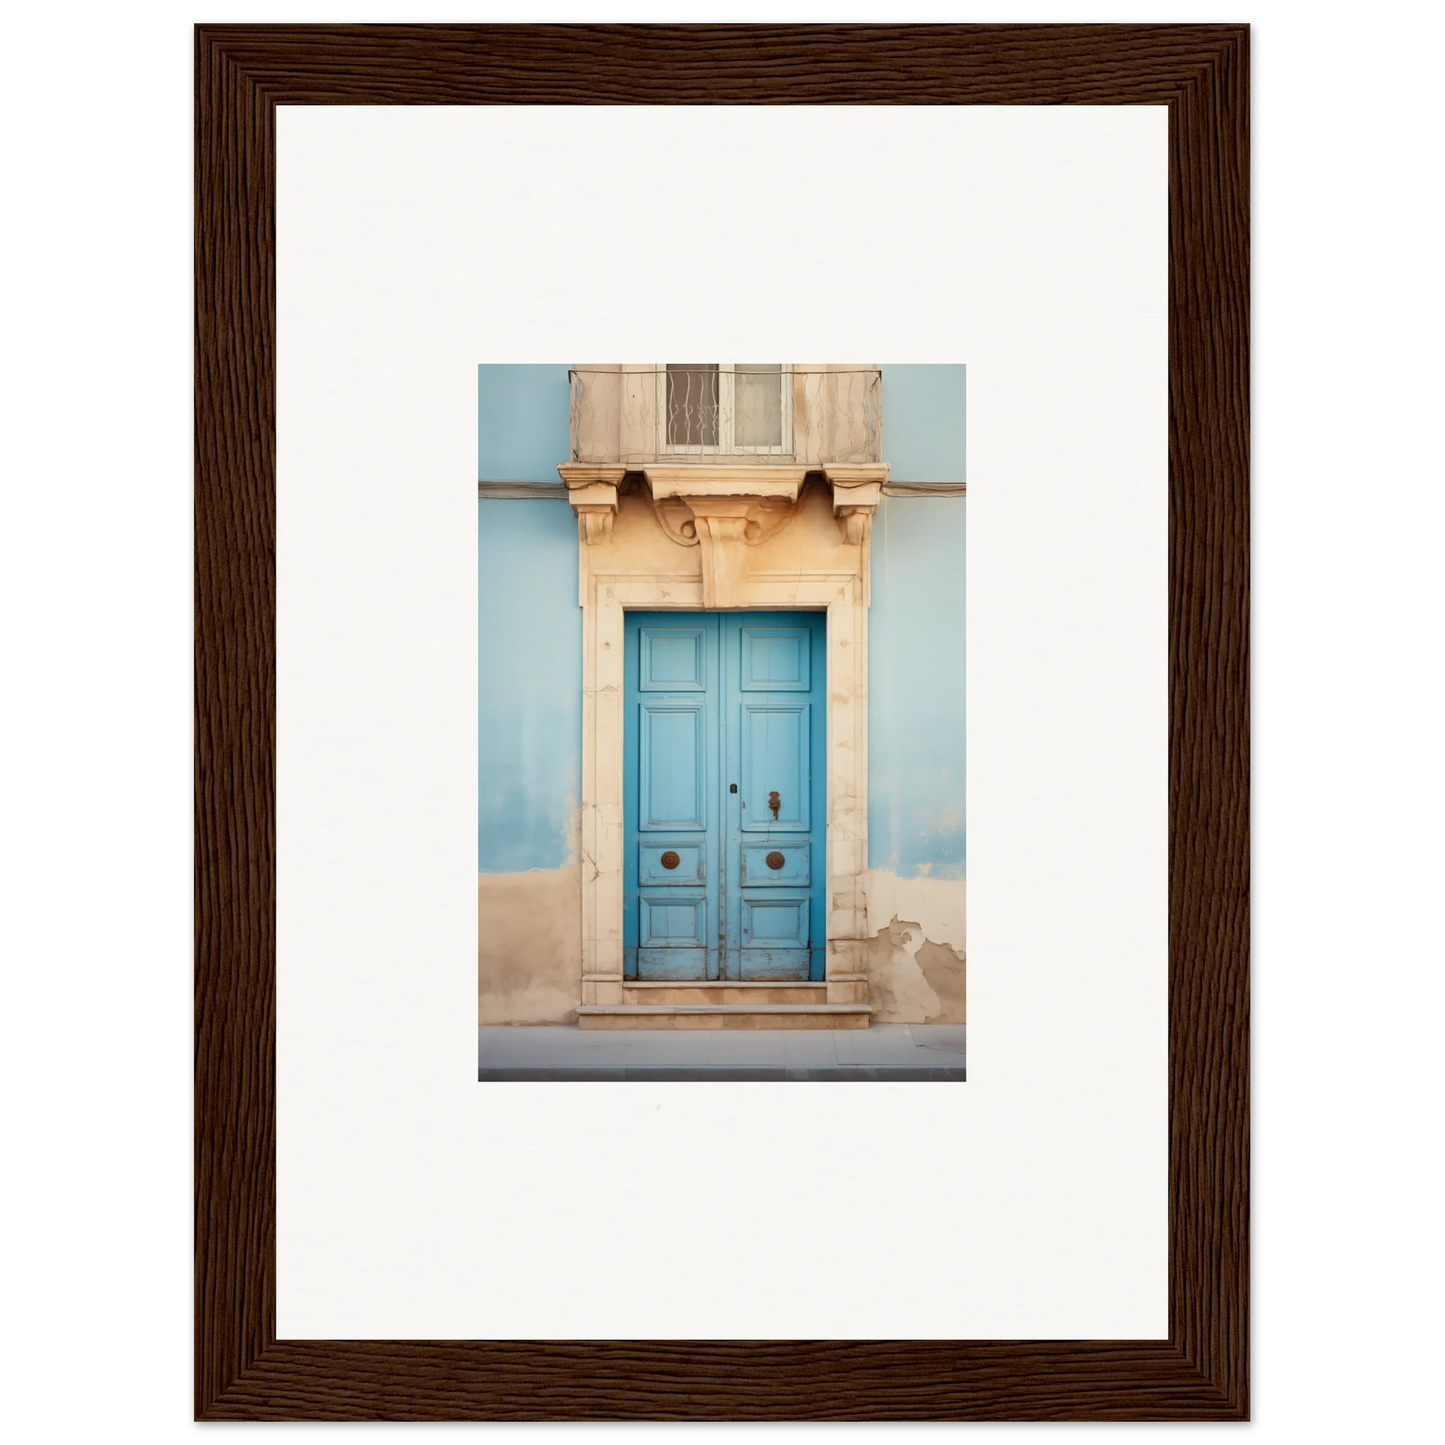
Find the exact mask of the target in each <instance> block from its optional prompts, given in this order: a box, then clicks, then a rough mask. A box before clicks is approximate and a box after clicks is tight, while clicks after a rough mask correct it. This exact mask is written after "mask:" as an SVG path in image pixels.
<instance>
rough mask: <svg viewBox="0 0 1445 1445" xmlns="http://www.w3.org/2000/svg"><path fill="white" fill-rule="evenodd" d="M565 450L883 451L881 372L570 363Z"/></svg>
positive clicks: (846, 457) (623, 458)
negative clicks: (568, 434) (568, 443)
mask: <svg viewBox="0 0 1445 1445" xmlns="http://www.w3.org/2000/svg"><path fill="white" fill-rule="evenodd" d="M569 381H570V387H571V400H570V430H571V453H572V454H571V460H572V461H573V462H581V463H591V464H594V465H621V466H624V467H626V468H629V469H636V468H641V467H644V466H649V465H651V466H657V465H681V466H686V465H704V466H706V465H718V464H719V463H724V462H725V463H727V464H730V465H733V466H769V465H777V464H779V463H789V462H791V463H793V464H795V465H798V466H802V467H804V468H807V469H814V468H818V467H821V466H823V465H825V464H827V463H870V462H879V461H881V460H882V456H883V452H882V447H883V384H882V372H881V371H880V370H879V369H878V368H877V367H876V366H873V367H868V366H801V365H796V364H791V363H768V364H763V363H744V362H706V363H704V362H689V363H671V364H669V363H659V364H655V365H650V366H625V365H620V364H618V365H606V366H602V365H599V366H578V367H574V368H572V370H571V371H570V372H569Z"/></svg>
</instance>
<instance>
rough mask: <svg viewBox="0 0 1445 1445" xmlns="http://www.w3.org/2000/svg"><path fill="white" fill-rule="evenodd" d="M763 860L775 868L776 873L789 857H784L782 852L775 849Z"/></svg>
mask: <svg viewBox="0 0 1445 1445" xmlns="http://www.w3.org/2000/svg"><path fill="white" fill-rule="evenodd" d="M763 862H764V863H766V864H767V865H768V867H769V868H771V869H772V870H773V872H774V873H776V872H777V871H778V869H779V868H781V867H782V866H783V864H784V863H786V862H787V859H786V858H784V857H783V855H782V854H781V853H779V852H777V851H776V850H774V851H773V852H771V853H769V854H768V856H767V857H766V858H764V859H763Z"/></svg>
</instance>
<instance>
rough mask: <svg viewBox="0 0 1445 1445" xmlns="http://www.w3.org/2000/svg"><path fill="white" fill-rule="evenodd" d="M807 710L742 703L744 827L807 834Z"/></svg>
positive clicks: (800, 707) (742, 810) (753, 829)
mask: <svg viewBox="0 0 1445 1445" xmlns="http://www.w3.org/2000/svg"><path fill="white" fill-rule="evenodd" d="M808 711H809V709H808V705H807V703H803V704H802V705H801V706H799V705H796V704H795V705H793V706H781V707H780V706H778V705H776V704H773V703H767V704H763V705H759V704H757V703H747V702H745V703H743V704H742V775H743V786H742V797H743V803H742V808H741V813H742V828H743V831H744V832H745V833H754V832H758V831H759V830H763V831H766V832H770V833H776V832H779V831H782V832H792V833H806V832H807V831H808V811H809V809H808V801H809V800H808V782H809V778H810V774H811V768H810V762H811V758H810V756H809V754H810V752H811V746H810V744H811V742H812V738H811V730H810V728H809V726H808V722H809V718H808Z"/></svg>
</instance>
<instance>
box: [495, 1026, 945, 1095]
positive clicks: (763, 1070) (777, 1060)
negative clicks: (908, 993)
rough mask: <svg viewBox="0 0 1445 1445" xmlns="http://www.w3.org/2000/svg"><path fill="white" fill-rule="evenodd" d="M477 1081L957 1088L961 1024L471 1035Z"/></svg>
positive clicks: (500, 1030)
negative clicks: (942, 1084)
mask: <svg viewBox="0 0 1445 1445" xmlns="http://www.w3.org/2000/svg"><path fill="white" fill-rule="evenodd" d="M477 1035H478V1048H477V1078H478V1079H480V1080H481V1081H483V1082H484V1083H502V1082H513V1083H514V1082H522V1081H532V1080H552V1081H558V1080H570V1081H573V1082H579V1083H580V1082H592V1081H609V1080H610V1081H623V1080H649V1079H650V1080H652V1081H654V1082H657V1083H671V1082H677V1081H699V1082H700V1081H722V1080H743V1081H749V1080H750V1081H767V1080H794V1081H798V1082H826V1081H831V1080H842V1079H860V1080H868V1081H872V1082H884V1083H887V1082H900V1081H917V1082H935V1081H951V1082H955V1083H961V1082H962V1081H963V1080H964V1078H965V1076H966V1075H965V1067H966V1057H965V1025H963V1024H874V1025H873V1027H872V1028H868V1029H685V1030H674V1029H588V1030H585V1031H584V1030H581V1029H577V1028H574V1027H571V1026H555V1027H554V1026H550V1025H547V1026H538V1027H513V1028H508V1027H494V1028H479V1029H478V1030H477Z"/></svg>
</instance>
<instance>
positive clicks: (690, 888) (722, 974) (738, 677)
mask: <svg viewBox="0 0 1445 1445" xmlns="http://www.w3.org/2000/svg"><path fill="white" fill-rule="evenodd" d="M625 638H626V642H625V647H626V654H625V657H624V664H625V669H626V685H625V691H624V703H625V714H624V718H625V721H624V740H623V746H624V749H625V755H624V795H623V828H624V830H625V837H626V848H625V852H624V860H625V861H624V871H623V957H624V971H625V973H626V975H627V976H628V977H629V978H638V979H648V978H654V979H735V980H736V979H742V980H747V979H754V980H759V981H761V980H779V981H782V980H800V979H809V978H814V979H821V978H822V977H823V952H824V928H823V921H824V914H823V880H824V878H825V876H826V869H825V866H824V847H825V838H824V821H825V819H826V816H827V807H826V796H825V787H824V769H823V759H824V733H825V726H826V720H825V709H824V702H825V699H826V696H827V694H826V650H825V642H826V624H825V618H824V615H823V614H821V613H807V612H772V613H762V612H747V613H737V612H732V613H727V612H723V613H717V612H713V613H698V612H675V613H668V612H649V613H628V614H627V619H626V627H625ZM774 808H776V816H774Z"/></svg>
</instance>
